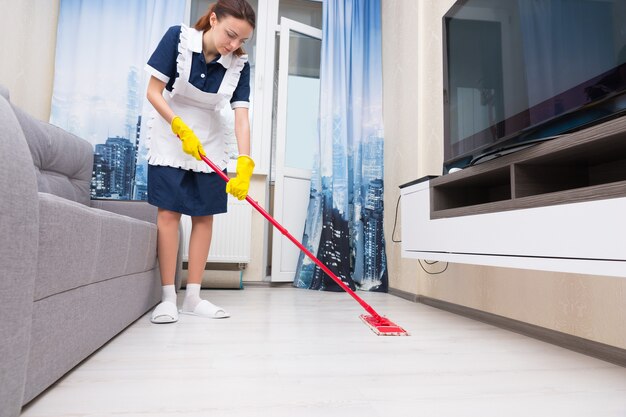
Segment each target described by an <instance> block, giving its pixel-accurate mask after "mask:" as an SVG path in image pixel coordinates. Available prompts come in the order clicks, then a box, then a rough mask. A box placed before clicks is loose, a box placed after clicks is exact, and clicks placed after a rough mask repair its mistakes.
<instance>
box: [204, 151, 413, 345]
mask: <svg viewBox="0 0 626 417" xmlns="http://www.w3.org/2000/svg"><path fill="white" fill-rule="evenodd" d="M200 157H201V158H202V160H203V161H204V162H206V163H207V164H208V165H209V166H210V167H211V169H213V171H215V172H216V173H217V174H218V175H219V176H220V177H221V178H222V179H223V180H224V181H226V182H228V181H229V180H230V179H229V178H228V176H227V175H226V174H224V173H223V172H222V170H221V169H220V168H219V167H218V166H217V165H215V164H214V163H213V162H212V161H211V160H210V159H209V158H207V157H206V156H204V155H202V154H200ZM246 201H247V202H248V203H250V205H251V206H252V207H254V208H255V209H256V210H257V211H258V212H259V213H261V215H262V216H263V217H265V218H266V219H267V220H268V221H269V222H270V223H271V224H273V225H274V227H276V228H277V229H278V230H280V232H281V233H282V234H283V235H284V236H285V237H287V238H288V239H289V240H291V241H292V242H293V243H294V244H295V245H296V246H297V247H298V248H299V249H300V250H301V251H302V252H304V254H305V255H306V256H308V257H309V258H310V259H311V260H312V261H313V262H315V264H316V265H317V266H319V267H320V268H321V269H322V271H324V272H325V273H326V274H327V275H328V276H329V277H331V278H332V279H333V281H335V282H336V283H337V284H338V285H339V286H340V287H341V288H343V290H344V291H345V292H347V293H348V294H350V295H351V296H352V298H354V299H355V300H356V301H357V302H358V303H359V304H360V305H361V306H362V307H363V308H364V309H365V311H367V312H368V313H369V315H366V314H361V315H360V316H359V317H360V318H361V320H363V322H364V323H365V324H366V325H367V326H368V327H369V328H370V329H372V331H373V332H374V333H376V334H377V335H379V336H408V335H409V333H408V332H407V331H406V330H404V329H403V328H402V327H400V326H398V325H397V324H395V323H393V322H392V321H391V320H389V319H388V318H386V317H382V316H381V315H380V314H378V313H377V312H376V311H375V310H374V309H373V308H372V307H371V306H370V305H369V304H367V303H366V302H365V301H364V300H363V299H362V298H361V297H359V296H358V295H356V293H355V292H354V291H352V290H351V289H350V287H348V286H347V285H346V284H344V283H343V281H341V280H340V279H339V278H338V277H337V276H336V275H335V274H334V273H333V272H332V271H331V270H330V269H329V268H328V267H327V266H326V265H324V264H323V263H322V262H321V261H320V260H319V259H317V258H316V257H315V256H314V255H313V254H312V253H311V251H309V250H308V249H307V248H305V247H304V245H303V244H302V243H300V242H299V241H298V240H297V239H296V238H294V237H293V236H292V235H291V233H289V232H288V231H287V229H285V228H284V227H283V226H282V225H281V224H280V223H278V222H277V221H276V219H274V218H273V217H272V216H270V214H269V213H268V212H267V211H265V209H263V207H261V206H260V205H259V204H258V203H257V202H256V201H254V200H253V199H252V198H251V197H250V196H249V195H248V196H246Z"/></svg>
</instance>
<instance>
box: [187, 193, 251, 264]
mask: <svg viewBox="0 0 626 417" xmlns="http://www.w3.org/2000/svg"><path fill="white" fill-rule="evenodd" d="M251 223H252V207H251V206H250V204H248V203H247V202H246V201H245V200H244V201H239V200H237V199H235V198H233V197H231V196H230V195H229V196H228V213H225V214H217V215H215V217H214V218H213V238H212V240H211V249H210V250H209V257H208V259H207V262H220V263H249V262H250V239H251V237H250V232H251ZM181 225H182V229H183V240H182V242H180V243H181V245H182V248H183V262H187V261H188V260H189V236H190V235H191V217H189V216H185V215H183V216H182V218H181Z"/></svg>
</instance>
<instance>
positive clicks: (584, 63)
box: [443, 0, 626, 173]
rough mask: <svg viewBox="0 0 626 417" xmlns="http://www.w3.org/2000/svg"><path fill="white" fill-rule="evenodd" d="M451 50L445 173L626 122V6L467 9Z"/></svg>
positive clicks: (450, 23)
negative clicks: (619, 119)
mask: <svg viewBox="0 0 626 417" xmlns="http://www.w3.org/2000/svg"><path fill="white" fill-rule="evenodd" d="M443 47H444V48H443V49H444V173H447V172H449V170H450V169H452V168H465V167H467V166H470V165H474V164H478V163H480V162H484V161H486V160H489V159H491V158H494V157H497V156H500V155H503V154H505V153H509V152H513V151H516V150H519V149H522V148H524V147H526V146H532V145H533V144H536V143H538V142H541V141H545V140H548V139H550V138H554V137H558V136H559V135H563V134H566V133H569V132H572V131H575V130H578V129H581V128H584V127H587V126H590V125H592V124H597V123H600V122H602V121H605V120H608V119H610V118H614V117H618V116H621V115H623V114H625V113H626V0H459V1H457V2H456V3H455V4H454V5H453V7H452V8H451V9H450V10H449V11H448V12H447V13H446V14H445V15H444V17H443Z"/></svg>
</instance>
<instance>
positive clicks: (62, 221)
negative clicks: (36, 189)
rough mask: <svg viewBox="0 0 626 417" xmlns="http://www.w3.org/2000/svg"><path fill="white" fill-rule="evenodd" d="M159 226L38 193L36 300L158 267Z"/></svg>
mask: <svg viewBox="0 0 626 417" xmlns="http://www.w3.org/2000/svg"><path fill="white" fill-rule="evenodd" d="M156 234H157V229H156V225H154V224H152V223H148V222H145V221H142V220H137V219H133V218H131V217H127V216H122V215H119V214H114V213H109V212H107V211H104V210H99V209H95V208H90V207H86V206H84V205H82V204H79V203H76V202H74V201H69V200H66V199H63V198H60V197H57V196H55V195H52V194H48V193H39V259H38V273H37V278H36V279H37V281H36V282H35V300H40V299H42V298H44V297H48V296H50V295H53V294H58V293H60V292H62V291H67V290H70V289H73V288H77V287H80V286H83V285H88V284H91V283H94V282H99V281H104V280H107V279H111V278H115V277H119V276H123V275H129V274H135V273H139V272H145V271H149V270H151V269H153V268H154V267H155V263H156Z"/></svg>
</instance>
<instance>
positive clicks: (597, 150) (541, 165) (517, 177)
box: [430, 117, 626, 218]
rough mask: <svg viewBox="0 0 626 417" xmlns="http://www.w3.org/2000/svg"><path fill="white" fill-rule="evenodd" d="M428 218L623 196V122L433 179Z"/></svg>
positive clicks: (625, 181)
mask: <svg viewBox="0 0 626 417" xmlns="http://www.w3.org/2000/svg"><path fill="white" fill-rule="evenodd" d="M430 185H431V199H432V201H431V213H430V214H431V218H444V217H456V216H465V215H472V214H484V213H493V212H499V211H506V210H515V209H521V208H532V207H543V206H548V205H555V204H566V203H573V202H580V201H592V200H601V199H606V198H616V197H624V196H626V117H621V118H618V119H615V120H611V121H608V122H605V123H603V124H601V125H598V126H594V127H591V128H588V129H585V130H581V131H578V132H575V133H571V134H569V135H565V136H562V137H560V138H557V139H553V140H551V141H549V142H544V143H541V144H538V145H534V146H532V147H529V148H525V149H523V150H520V151H518V152H515V153H512V154H509V155H506V156H503V157H500V158H498V159H493V160H490V161H487V162H484V163H482V164H480V165H476V166H472V167H468V168H466V169H464V170H462V171H460V172H457V173H453V174H448V175H445V176H442V177H439V178H436V179H434V180H432V181H431V182H430Z"/></svg>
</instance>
